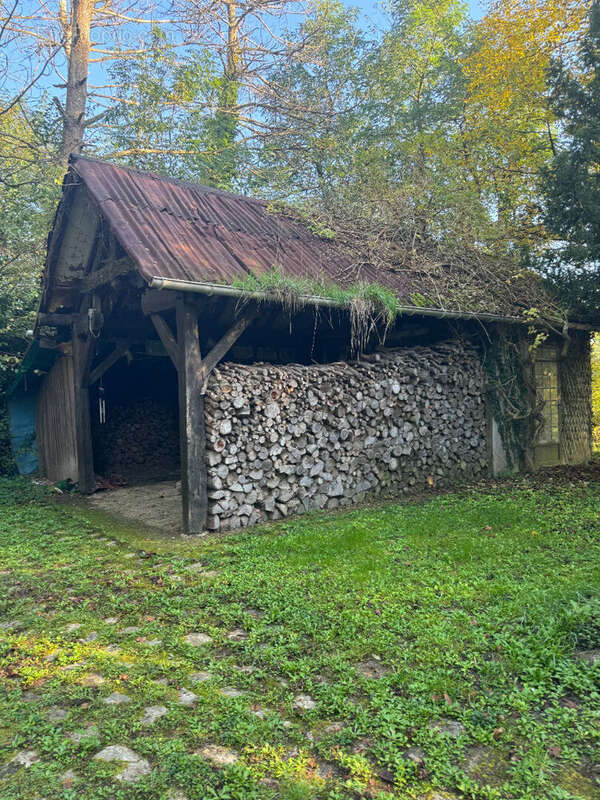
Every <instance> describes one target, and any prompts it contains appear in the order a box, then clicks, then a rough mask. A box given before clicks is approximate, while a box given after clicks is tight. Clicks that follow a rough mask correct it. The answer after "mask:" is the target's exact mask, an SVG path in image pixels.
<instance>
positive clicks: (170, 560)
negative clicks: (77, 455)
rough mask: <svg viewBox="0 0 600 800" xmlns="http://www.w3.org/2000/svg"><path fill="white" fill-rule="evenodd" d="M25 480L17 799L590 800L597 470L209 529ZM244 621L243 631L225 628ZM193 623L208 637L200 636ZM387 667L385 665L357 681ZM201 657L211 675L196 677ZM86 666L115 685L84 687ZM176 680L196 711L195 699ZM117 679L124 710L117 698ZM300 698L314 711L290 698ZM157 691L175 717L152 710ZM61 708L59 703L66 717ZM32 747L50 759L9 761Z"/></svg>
mask: <svg viewBox="0 0 600 800" xmlns="http://www.w3.org/2000/svg"><path fill="white" fill-rule="evenodd" d="M25 486H26V484H25V482H23V481H18V482H10V481H7V480H0V501H1V502H2V514H1V515H0V547H1V549H2V554H3V561H2V570H1V573H0V623H1V624H2V627H0V674H1V676H2V680H3V688H4V690H5V691H3V692H2V694H1V695H0V795H1V796H2V798H3V800H25V798H27V800H29V798H33V797H37V796H43V797H47V798H48V800H70V798H72V797H73V798H74V797H85V798H86V800H106V798H107V797H108V796H114V797H115V798H119V800H134V798H144V800H165V798H167V797H169V794H170V792H175V790H179V791H180V792H183V793H184V794H185V796H186V797H188V798H189V800H205V798H223V799H224V798H236V800H275V798H288V800H292V798H296V799H297V798H307V800H308V798H310V799H311V800H349V798H358V797H366V796H370V797H375V798H379V800H384V798H385V800H395V799H396V798H397V800H404V798H409V797H410V798H412V797H427V796H429V794H430V793H434V792H437V793H438V794H441V795H442V796H443V795H445V794H446V793H449V794H450V795H451V794H452V793H457V792H459V793H462V794H463V795H465V796H467V797H471V798H474V799H475V798H477V800H504V798H509V797H514V798H523V800H538V799H539V798H542V797H543V798H549V800H551V799H552V798H554V800H559V798H563V800H564V798H569V800H574V798H577V800H581V798H584V799H585V800H592V799H593V798H595V797H596V796H597V787H596V786H595V785H594V783H593V782H592V780H591V779H590V778H589V777H588V776H587V775H588V773H587V769H588V767H587V765H588V764H593V763H594V758H595V753H596V750H597V745H598V729H597V706H598V697H599V690H600V684H599V683H598V667H597V665H596V666H593V665H591V664H590V663H587V662H586V661H585V660H582V659H580V658H577V657H576V655H577V650H581V649H593V648H597V647H598V635H599V633H600V629H599V627H598V604H599V602H600V594H599V592H598V586H600V566H599V565H600V550H599V547H600V546H599V542H598V536H597V531H598V503H599V502H600V488H599V484H598V483H596V482H594V481H593V480H592V481H590V482H588V483H587V484H586V485H582V484H580V485H578V486H575V485H574V484H572V483H567V484H566V485H565V486H563V487H560V486H559V485H557V486H556V487H553V486H552V485H548V486H547V487H546V488H545V489H539V488H538V489H537V490H536V489H535V488H534V486H533V485H531V484H529V483H528V482H526V481H525V480H523V481H522V482H521V484H520V485H518V484H516V483H509V484H505V485H498V486H496V487H495V488H494V487H492V488H490V489H489V490H487V491H482V490H481V489H479V490H478V491H473V492H467V493H465V494H463V495H462V496H458V495H445V496H442V495H437V496H433V497H431V498H430V499H429V500H427V501H426V502H423V503H419V504H412V505H388V506H383V507H380V508H366V509H361V510H356V511H353V512H351V513H345V514H340V515H332V514H329V515H326V514H311V515H307V516H306V517H303V518H302V519H300V520H290V521H287V522H285V523H280V524H276V525H271V526H264V527H262V528H259V529H254V530H253V531H251V532H244V533H237V534H230V535H228V536H226V537H205V538H202V539H201V540H196V539H195V538H193V537H186V538H185V539H182V538H181V537H174V536H170V535H168V534H159V533H149V532H143V531H140V530H139V529H135V528H127V527H126V526H124V525H123V524H122V523H119V522H116V521H114V520H111V519H108V518H106V517H104V516H102V515H100V514H97V513H94V512H92V511H89V510H86V509H84V508H82V507H81V506H80V505H79V506H77V505H74V504H69V505H66V504H65V503H64V502H62V503H60V504H58V503H54V502H49V501H48V498H47V497H41V498H39V499H37V500H36V499H35V495H36V494H37V493H38V489H37V488H36V489H35V490H33V491H32V493H29V492H28V490H26V489H25ZM198 562H201V563H202V565H203V566H204V568H205V569H206V570H212V571H213V572H212V573H209V574H204V575H203V574H202V573H201V572H198V571H197V566H198ZM113 618H116V620H117V622H116V623H115V622H113ZM73 623H78V624H79V625H80V626H81V627H79V628H78V629H77V630H70V629H69V628H68V626H69V625H71V624H73ZM129 626H136V627H137V628H138V630H135V631H129V632H128V631H127V628H128V627H129ZM239 628H241V629H242V630H243V631H244V632H245V633H246V635H247V638H245V639H244V638H239V637H237V638H234V639H230V638H229V636H228V634H229V633H230V632H231V631H233V630H235V629H239ZM192 631H202V632H206V633H208V634H209V635H210V636H211V637H212V643H211V644H208V645H206V646H204V647H200V648H198V647H193V646H191V645H188V644H186V643H185V642H184V639H183V637H184V636H185V635H186V634H188V633H189V632H192ZM92 633H94V634H95V636H91V635H90V634H92ZM156 639H158V640H159V643H158V644H156V643H155V644H154V646H151V645H150V644H149V642H150V641H154V640H156ZM115 645H116V648H117V649H115ZM370 662H372V663H375V664H379V667H380V670H381V672H382V673H383V674H382V675H381V677H379V678H377V679H375V678H369V677H366V676H365V675H363V674H361V672H360V671H359V669H358V667H361V669H362V668H363V667H364V665H365V664H369V663H370ZM361 665H362V666H361ZM198 670H203V671H206V672H208V673H209V676H208V678H207V680H205V681H203V682H201V683H192V682H191V679H190V675H191V674H192V673H194V672H197V671H198ZM90 674H96V675H100V676H102V677H103V678H104V683H102V684H101V685H99V686H89V685H86V677H89V676H90ZM183 687H185V688H188V689H190V690H192V691H193V692H194V693H195V694H196V695H197V699H196V702H195V704H194V705H193V707H185V706H182V705H180V704H179V703H178V692H179V690H180V689H181V688H183ZM226 687H233V688H235V689H237V690H239V691H240V692H241V694H240V695H239V696H235V697H232V696H229V695H228V694H224V693H223V692H222V689H224V688H226ZM115 691H117V692H120V693H123V694H126V695H128V696H129V698H130V702H129V703H127V704H123V705H116V706H115V705H107V704H106V703H105V702H104V699H105V698H106V697H107V696H108V695H109V694H110V693H112V692H115ZM25 692H27V695H25V694H24V693H25ZM299 694H308V695H310V696H311V697H312V698H314V700H315V702H316V707H315V708H314V709H312V710H309V711H306V712H304V713H298V712H297V711H295V709H294V698H295V697H297V696H298V695H299ZM150 705H164V706H165V708H166V714H164V715H163V716H162V717H160V719H158V720H157V721H156V722H155V723H154V724H153V725H149V726H146V725H142V724H141V722H140V720H141V718H142V717H143V715H144V709H145V707H147V706H150ZM56 707H58V708H62V709H64V710H65V712H66V716H65V718H64V719H62V720H58V721H51V719H49V718H48V715H49V712H50V711H51V709H55V708H56ZM257 711H258V712H260V714H257V713H256V712H257ZM449 722H453V723H455V725H456V724H458V726H457V728H456V731H457V733H456V734H455V735H452V734H449V733H447V732H444V730H446V729H445V728H444V725H446V726H447V725H448V724H449ZM333 723H336V724H333ZM88 725H93V726H96V727H95V730H94V729H88V727H87V726H88ZM437 725H439V726H440V727H436V726H437ZM74 732H83V734H84V736H83V738H82V739H81V741H79V742H76V741H73V740H72V739H70V738H68V736H67V735H68V734H73V733H74ZM115 743H120V744H124V745H127V746H129V747H131V748H132V749H133V750H135V751H136V752H137V753H138V754H139V755H141V756H142V757H144V758H146V759H148V761H149V762H150V764H151V766H152V768H153V770H152V773H151V774H150V775H148V776H145V777H144V778H142V779H141V780H140V781H139V782H138V783H137V784H133V785H131V784H126V783H119V782H118V781H116V780H115V778H114V775H115V773H116V772H117V771H120V770H121V769H122V766H120V765H116V764H102V763H101V762H99V761H96V760H94V759H93V756H94V755H95V754H96V753H97V752H98V751H99V750H101V749H102V748H104V747H106V746H107V745H109V744H115ZM209 743H211V744H216V745H219V746H222V747H227V748H232V749H233V750H235V751H236V752H237V753H238V754H239V756H240V758H239V761H238V762H237V763H236V764H234V765H233V766H230V767H226V768H224V769H217V768H215V767H213V766H212V765H211V764H210V763H209V762H208V761H207V760H206V759H205V758H204V757H203V756H202V755H200V752H201V750H202V748H203V747H204V746H205V745H206V744H209ZM409 748H419V749H420V751H421V752H422V753H423V756H422V757H423V762H422V763H415V761H414V760H411V758H409V757H408V755H407V751H408V749H409ZM19 750H35V751H37V753H38V756H39V759H38V761H36V762H35V763H34V764H33V765H32V766H31V767H30V768H29V769H21V770H18V771H16V772H14V773H12V774H11V772H10V771H8V772H6V771H5V765H6V763H7V762H8V761H9V760H10V759H11V758H12V757H13V756H14V754H15V753H16V752H17V751H19ZM411 752H413V753H414V750H413V751H411ZM69 769H72V770H74V771H75V772H76V775H77V779H76V782H75V783H74V785H73V787H72V788H70V789H69V788H63V786H62V785H61V776H63V775H64V773H65V771H66V770H69ZM327 770H330V772H331V778H329V779H326V778H325V777H322V775H323V774H325V773H326V771H327ZM381 775H384V776H387V779H388V780H390V779H391V780H393V781H394V783H389V782H388V783H385V784H384V783H383V782H381V781H380V777H379V776H381ZM265 779H267V780H266V781H265Z"/></svg>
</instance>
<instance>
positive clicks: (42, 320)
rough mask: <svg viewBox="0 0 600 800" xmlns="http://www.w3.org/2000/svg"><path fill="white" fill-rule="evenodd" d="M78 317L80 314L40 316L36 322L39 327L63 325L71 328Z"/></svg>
mask: <svg viewBox="0 0 600 800" xmlns="http://www.w3.org/2000/svg"><path fill="white" fill-rule="evenodd" d="M78 317H79V315H78V314H59V313H56V314H38V316H37V320H36V322H37V324H38V325H54V326H56V327H60V326H61V325H65V326H69V325H72V324H73V323H74V322H75V321H76V320H77V319H78Z"/></svg>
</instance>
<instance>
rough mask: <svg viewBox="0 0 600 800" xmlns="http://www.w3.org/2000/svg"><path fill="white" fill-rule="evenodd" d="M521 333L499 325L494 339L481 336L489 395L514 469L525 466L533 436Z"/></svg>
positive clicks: (507, 456)
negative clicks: (524, 375) (528, 447)
mask: <svg viewBox="0 0 600 800" xmlns="http://www.w3.org/2000/svg"><path fill="white" fill-rule="evenodd" d="M513 327H514V326H513ZM519 336H520V332H519V331H516V332H515V331H514V330H513V329H511V328H509V329H504V330H501V329H497V331H496V335H495V336H494V338H493V339H491V340H490V339H488V338H487V337H486V338H485V339H482V347H483V367H484V369H485V371H486V373H487V376H488V383H489V391H488V398H489V402H490V403H491V406H492V414H493V416H494V419H495V420H496V423H497V425H498V431H499V433H500V438H501V439H502V444H503V445H504V450H505V453H506V459H507V463H508V466H509V468H511V469H512V468H518V469H520V468H521V467H522V466H523V461H524V456H525V449H526V446H527V443H529V442H530V440H531V427H532V411H533V409H532V408H531V407H530V403H529V398H528V396H527V386H526V385H525V381H524V379H523V362H522V358H521V353H520V350H519V346H520V343H521V342H520V338H519Z"/></svg>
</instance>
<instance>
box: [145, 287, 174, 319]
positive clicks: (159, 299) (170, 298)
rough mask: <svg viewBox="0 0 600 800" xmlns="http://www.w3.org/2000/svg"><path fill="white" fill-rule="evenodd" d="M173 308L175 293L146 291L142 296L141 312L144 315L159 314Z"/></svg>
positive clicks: (155, 290)
mask: <svg viewBox="0 0 600 800" xmlns="http://www.w3.org/2000/svg"><path fill="white" fill-rule="evenodd" d="M172 308H175V293H174V292H161V291H159V290H158V289H148V290H147V291H145V292H144V294H143V295H142V311H143V312H144V314H146V315H148V314H160V313H161V312H162V311H169V310H170V309H172Z"/></svg>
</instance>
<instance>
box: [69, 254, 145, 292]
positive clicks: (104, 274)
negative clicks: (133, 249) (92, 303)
mask: <svg viewBox="0 0 600 800" xmlns="http://www.w3.org/2000/svg"><path fill="white" fill-rule="evenodd" d="M134 269H135V266H134V264H133V262H132V261H131V259H129V258H120V259H119V260H118V261H111V262H109V263H108V264H105V265H104V266H103V267H100V269H97V270H94V272H88V274H87V275H85V276H84V277H83V278H82V280H81V284H80V289H81V291H82V292H91V291H93V290H94V289H97V288H98V286H102V284H103V283H110V281H112V280H114V279H115V278H118V277H119V276H120V275H126V274H127V273H128V272H133V270H134Z"/></svg>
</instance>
